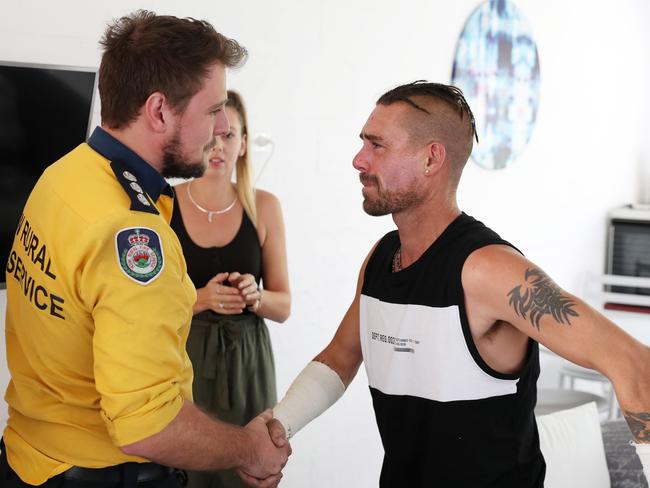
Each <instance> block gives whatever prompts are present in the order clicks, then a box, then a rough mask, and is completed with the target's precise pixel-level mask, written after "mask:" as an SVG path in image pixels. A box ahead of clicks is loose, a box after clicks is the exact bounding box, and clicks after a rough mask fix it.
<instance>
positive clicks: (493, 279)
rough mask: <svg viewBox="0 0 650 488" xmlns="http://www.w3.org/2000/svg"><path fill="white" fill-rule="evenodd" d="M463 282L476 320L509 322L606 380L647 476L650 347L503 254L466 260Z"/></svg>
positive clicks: (509, 252) (496, 249) (495, 250)
mask: <svg viewBox="0 0 650 488" xmlns="http://www.w3.org/2000/svg"><path fill="white" fill-rule="evenodd" d="M462 280H463V288H464V291H465V300H466V304H467V305H468V308H469V307H470V306H471V307H472V308H473V309H474V310H479V311H480V312H479V313H480V314H482V315H483V319H486V318H488V319H489V320H491V321H494V322H496V321H505V322H508V323H510V324H512V325H513V326H514V327H516V328H517V329H519V330H520V331H521V332H523V333H524V334H526V335H528V336H529V337H531V338H532V339H534V340H536V341H537V342H539V343H541V344H544V345H545V346H546V347H548V348H549V349H550V350H552V351H553V352H555V353H556V354H558V355H559V356H562V357H564V358H565V359H568V360H569V361H571V362H573V363H576V364H579V365H581V366H584V367H587V368H591V369H594V370H596V371H599V372H600V373H602V374H603V375H605V376H606V377H607V378H609V380H610V381H611V382H612V385H613V386H614V390H615V391H616V397H617V398H618V402H619V404H620V406H621V410H622V411H623V414H624V416H625V418H626V420H627V423H628V425H629V427H630V430H631V431H632V434H633V436H634V439H635V441H636V442H637V443H638V447H637V451H638V453H639V457H640V458H641V460H642V462H643V463H644V469H645V472H646V477H648V476H649V471H650V458H649V457H650V347H648V346H647V345H645V344H642V343H641V342H639V341H637V340H636V339H634V338H633V337H631V336H630V335H629V334H627V333H626V332H625V331H623V330H622V329H621V328H619V327H618V326H616V325H615V324H614V323H613V322H611V321H610V320H609V319H607V318H606V317H605V316H603V315H602V314H600V313H598V312H597V311H595V310H594V309H593V308H591V307H590V306H589V305H587V304H586V303H585V302H583V301H582V300H580V299H579V298H577V297H575V296H573V295H571V294H569V293H567V292H566V291H564V290H562V289H561V288H560V287H559V286H558V285H557V284H556V283H555V282H553V280H552V279H551V278H550V277H549V276H548V275H546V273H544V272H543V271H542V270H541V269H540V268H539V267H538V266H536V265H535V264H533V263H531V262H530V261H528V260H527V259H526V258H524V257H523V256H521V255H520V254H519V253H517V252H516V251H514V250H513V249H511V248H509V247H506V246H487V247H485V248H482V249H479V250H478V251H475V252H474V253H472V254H471V255H470V256H469V258H468V259H467V261H466V263H465V266H464V268H463V275H462Z"/></svg>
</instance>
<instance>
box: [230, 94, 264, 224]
mask: <svg viewBox="0 0 650 488" xmlns="http://www.w3.org/2000/svg"><path fill="white" fill-rule="evenodd" d="M226 107H230V108H232V109H234V110H235V111H236V112H237V114H238V115H239V121H240V122H241V135H242V137H246V152H245V153H244V155H243V156H239V158H237V165H236V168H237V182H236V184H235V189H236V191H237V197H238V198H239V201H240V202H241V204H242V207H244V211H245V212H246V214H247V215H248V218H249V219H251V221H252V222H253V225H254V226H256V227H257V207H256V205H255V189H254V188H253V175H252V172H253V171H252V169H251V160H250V156H249V153H250V151H249V146H250V145H249V144H248V123H247V121H246V108H245V107H244V101H243V100H242V97H241V95H240V94H239V93H237V92H235V91H232V90H228V102H226Z"/></svg>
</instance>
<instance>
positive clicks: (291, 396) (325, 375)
mask: <svg viewBox="0 0 650 488" xmlns="http://www.w3.org/2000/svg"><path fill="white" fill-rule="evenodd" d="M343 393H345V385H344V384H343V382H342V381H341V378H340V377H339V375H338V374H337V373H336V372H335V371H334V370H333V369H331V368H330V367H329V366H327V365H325V364H323V363H319V362H317V361H312V362H310V363H309V364H307V366H305V369H303V370H302V371H301V372H300V374H299V375H298V376H296V379H295V380H293V383H291V386H290V387H289V389H288V390H287V393H286V395H284V398H283V399H282V400H281V401H280V403H278V404H277V405H276V406H275V407H273V417H274V418H276V419H278V420H279V421H280V423H281V424H282V426H283V427H284V430H285V432H286V434H287V439H289V438H291V437H292V436H293V435H294V434H295V433H296V432H298V431H299V430H300V429H302V428H303V427H304V426H305V425H307V424H308V423H309V422H311V421H312V420H314V419H315V418H316V417H318V416H319V415H320V414H322V413H323V412H324V411H325V410H327V409H328V408H329V407H331V406H332V405H333V404H334V403H335V402H336V401H337V400H338V399H339V398H341V396H342V395H343Z"/></svg>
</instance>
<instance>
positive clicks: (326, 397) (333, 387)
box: [270, 247, 374, 438]
mask: <svg viewBox="0 0 650 488" xmlns="http://www.w3.org/2000/svg"><path fill="white" fill-rule="evenodd" d="M373 251H374V247H373V249H372V250H371V251H370V253H369V254H368V256H367V257H366V259H365V261H364V263H363V265H362V266H361V271H360V272H359V278H358V280H357V289H356V292H355V296H354V300H353V301H352V304H351V305H350V308H348V311H347V312H346V314H345V316H344V317H343V320H342V321H341V324H340V325H339V328H338V329H337V331H336V334H335V335H334V337H333V338H332V341H331V342H330V343H329V344H328V346H327V347H326V348H325V349H324V350H323V351H322V352H321V353H320V354H318V355H317V356H316V357H315V358H314V360H313V361H311V362H310V363H309V364H307V366H306V367H305V369H303V370H302V372H301V373H300V374H299V375H298V376H297V377H296V379H295V380H294V381H293V383H292V384H291V386H290V387H289V389H288V390H287V393H286V395H285V396H284V398H283V399H282V400H281V401H280V402H279V403H278V404H277V405H276V406H275V407H274V408H273V416H274V417H275V419H277V420H278V421H279V423H280V424H281V426H282V429H283V430H284V433H285V434H286V436H287V438H290V437H291V436H293V435H294V434H295V433H296V432H298V431H299V430H300V429H301V428H302V427H304V426H305V425H306V424H307V423H309V422H310V421H312V420H313V419H315V418H316V417H318V416H319V415H320V414H322V413H323V412H324V411H325V410H327V409H328V408H329V407H330V406H332V405H333V404H334V403H335V402H336V401H337V400H338V399H339V398H340V397H341V396H342V395H343V393H344V392H345V389H346V388H347V387H348V385H349V384H350V383H351V382H352V380H353V379H354V377H355V376H356V374H357V371H358V370H359V366H360V365H361V361H362V360H363V358H362V353H361V340H360V338H359V303H360V296H361V289H362V287H363V276H364V274H365V270H366V265H367V263H368V259H369V257H370V256H371V255H372V253H373ZM270 427H271V436H272V437H273V436H274V434H275V435H277V430H278V429H279V428H280V426H278V425H277V423H276V424H275V425H274V423H271V425H270Z"/></svg>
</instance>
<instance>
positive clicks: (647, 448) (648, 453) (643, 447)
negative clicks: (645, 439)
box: [635, 444, 650, 485]
mask: <svg viewBox="0 0 650 488" xmlns="http://www.w3.org/2000/svg"><path fill="white" fill-rule="evenodd" d="M635 447H636V453H637V455H638V456H639V459H640V460H641V464H642V465H643V472H644V473H645V479H646V481H647V482H648V485H650V444H635Z"/></svg>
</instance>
